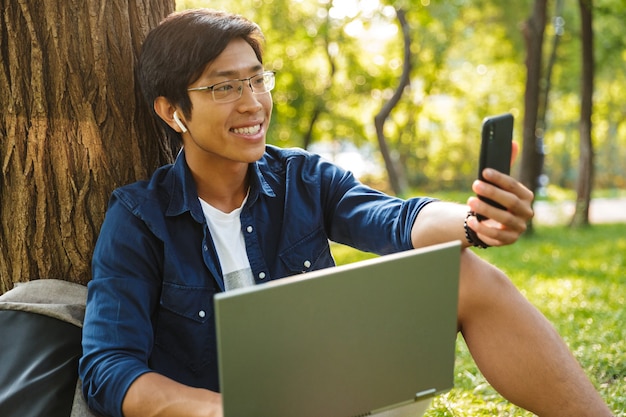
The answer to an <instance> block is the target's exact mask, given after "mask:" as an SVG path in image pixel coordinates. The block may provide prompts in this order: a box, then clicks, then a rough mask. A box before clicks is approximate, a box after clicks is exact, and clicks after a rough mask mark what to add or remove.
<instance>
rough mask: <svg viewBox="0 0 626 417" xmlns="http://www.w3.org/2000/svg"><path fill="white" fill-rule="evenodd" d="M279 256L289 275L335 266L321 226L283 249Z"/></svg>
mask: <svg viewBox="0 0 626 417" xmlns="http://www.w3.org/2000/svg"><path fill="white" fill-rule="evenodd" d="M279 257H280V259H281V261H282V262H283V264H284V265H285V267H286V269H287V271H288V272H289V275H295V274H299V273H303V272H309V271H315V270H317V269H323V268H329V267H332V266H335V261H334V259H333V257H332V254H331V252H330V245H329V244H328V237H327V236H326V233H325V232H324V229H322V228H319V229H316V230H315V231H313V232H312V233H309V234H308V235H306V236H304V237H303V238H301V239H300V240H298V241H297V242H296V243H295V244H294V245H292V246H291V247H289V248H287V249H285V250H283V251H282V252H281V253H280V254H279Z"/></svg>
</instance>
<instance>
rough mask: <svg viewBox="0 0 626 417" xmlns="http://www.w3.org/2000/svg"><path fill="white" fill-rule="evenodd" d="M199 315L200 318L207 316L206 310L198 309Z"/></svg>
mask: <svg viewBox="0 0 626 417" xmlns="http://www.w3.org/2000/svg"><path fill="white" fill-rule="evenodd" d="M198 316H200V318H201V319H203V318H204V316H206V313H205V312H204V310H200V311H198Z"/></svg>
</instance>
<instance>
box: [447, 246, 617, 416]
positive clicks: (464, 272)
mask: <svg viewBox="0 0 626 417" xmlns="http://www.w3.org/2000/svg"><path fill="white" fill-rule="evenodd" d="M459 292H460V294H459V329H460V331H461V333H462V334H463V337H464V338H465V341H466V343H467V346H468V347H469V350H470V352H471V354H472V356H473V358H474V360H475V361H476V364H477V365H478V367H479V368H480V370H481V372H482V373H483V375H484V376H485V378H487V380H488V381H489V382H490V383H491V385H492V386H493V387H494V388H495V389H496V390H497V391H498V392H500V393H501V394H502V395H503V396H504V397H505V398H507V399H508V400H509V401H511V402H512V403H514V404H516V405H518V406H520V407H522V408H524V409H527V410H529V411H532V412H533V413H535V414H537V415H539V416H568V417H571V416H577V417H582V416H594V417H598V416H611V415H612V413H611V411H610V410H609V409H608V407H607V406H606V404H605V403H604V401H603V399H602V398H601V397H600V395H599V394H598V392H597V391H596V389H595V388H594V386H593V385H592V384H591V382H590V381H589V379H588V378H587V376H586V375H585V373H584V372H583V370H582V368H581V367H580V365H579V364H578V362H577V361H576V359H575V358H574V357H573V355H572V354H571V353H570V351H569V349H568V348H567V345H566V344H565V343H564V341H563V340H562V339H561V337H560V336H559V335H558V334H557V332H556V331H555V329H554V328H553V326H552V325H551V324H550V323H549V322H548V320H547V319H546V318H545V317H544V316H543V315H542V314H541V313H540V312H539V311H538V310H537V309H536V308H535V307H533V306H532V305H531V304H530V303H529V302H528V301H527V300H526V299H525V298H524V297H523V296H522V294H521V293H520V292H519V291H518V290H517V289H516V288H515V286H514V285H513V284H512V283H511V282H510V280H509V279H508V278H507V277H506V276H505V275H504V274H503V273H502V272H501V271H499V270H498V269H497V268H495V267H493V266H492V265H490V264H488V263H487V262H484V261H483V260H481V259H480V258H479V257H478V256H476V255H475V254H474V253H472V252H471V251H469V250H464V251H463V255H462V257H461V282H460V290H459Z"/></svg>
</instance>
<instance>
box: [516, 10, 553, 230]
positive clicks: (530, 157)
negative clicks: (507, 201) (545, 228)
mask: <svg viewBox="0 0 626 417" xmlns="http://www.w3.org/2000/svg"><path fill="white" fill-rule="evenodd" d="M546 8H547V0H535V4H534V8H533V13H532V15H531V16H530V17H529V18H528V20H527V21H526V22H525V25H524V28H523V34H524V39H525V41H526V71H527V76H526V91H525V93H524V125H523V133H522V134H523V144H522V162H521V170H520V181H521V182H522V184H524V185H525V186H526V187H528V188H529V189H530V190H532V191H533V192H534V191H536V189H537V179H538V177H539V175H540V174H541V165H542V158H543V146H542V142H541V141H540V140H538V137H537V115H538V110H539V97H540V91H541V90H540V88H541V87H540V86H541V66H542V65H541V62H542V46H543V35H544V31H545V27H546ZM528 231H529V232H531V231H532V220H530V221H529V223H528Z"/></svg>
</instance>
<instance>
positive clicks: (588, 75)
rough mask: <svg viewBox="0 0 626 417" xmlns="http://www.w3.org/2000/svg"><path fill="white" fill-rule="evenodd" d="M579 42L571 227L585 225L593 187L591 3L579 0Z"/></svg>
mask: <svg viewBox="0 0 626 417" xmlns="http://www.w3.org/2000/svg"><path fill="white" fill-rule="evenodd" d="M578 4H579V5H580V17H581V43H582V69H583V71H582V80H581V81H582V82H581V93H580V126H579V130H580V156H579V160H578V168H579V172H578V182H577V186H576V211H575V212H574V217H573V218H572V221H571V223H570V224H571V226H574V227H577V226H587V225H589V206H590V204H591V189H592V185H593V141H592V137H591V114H592V112H593V78H594V59H593V25H592V22H593V15H592V7H593V4H592V0H579V1H578Z"/></svg>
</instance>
